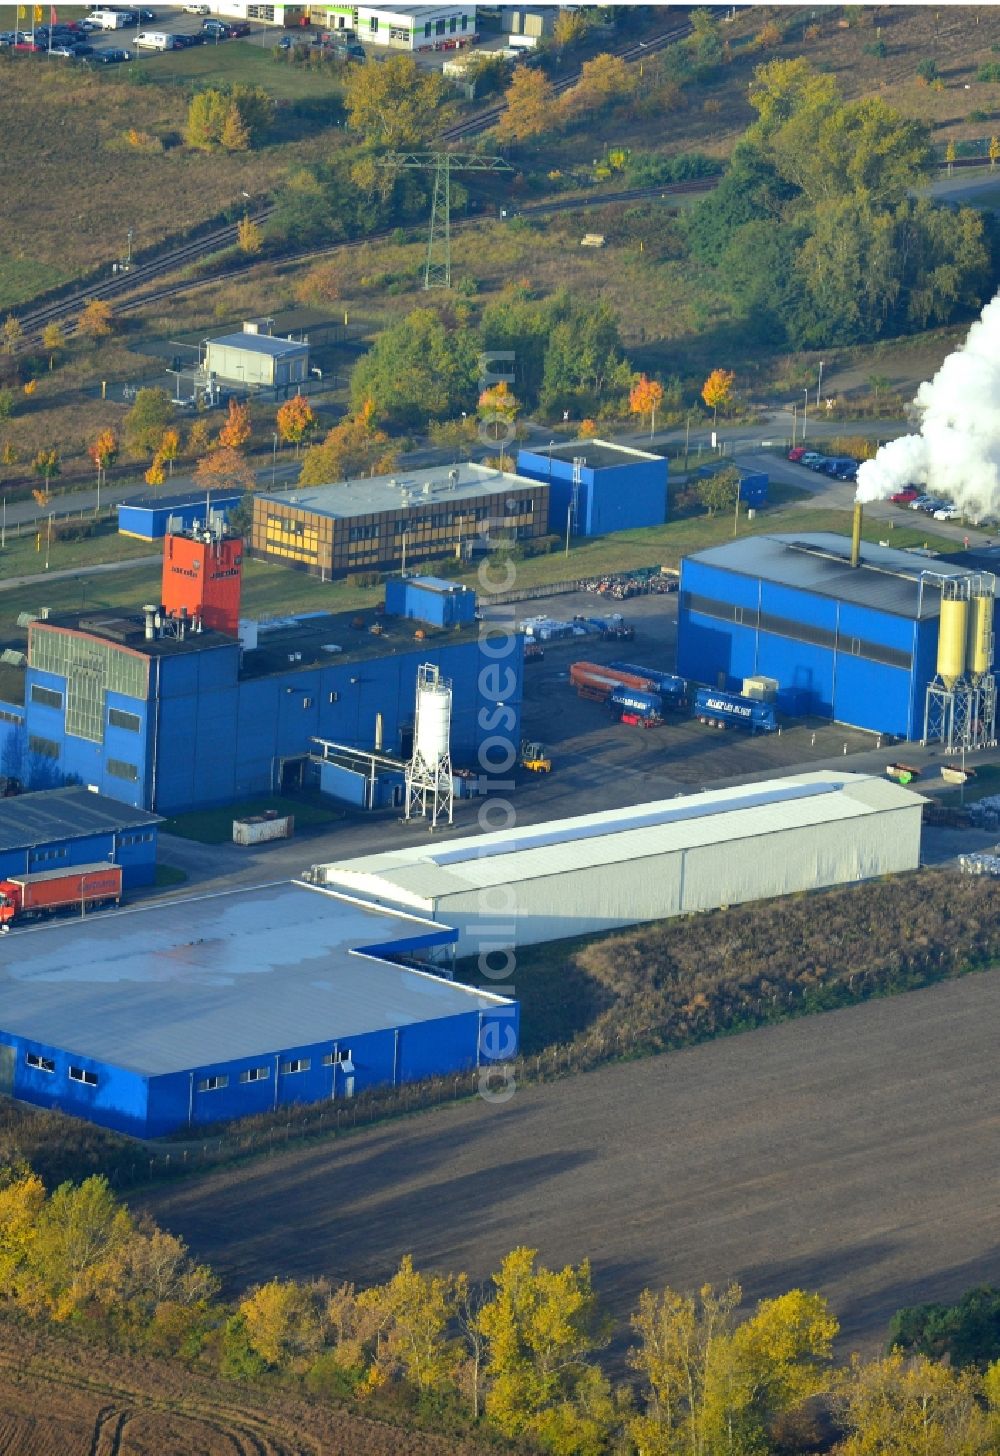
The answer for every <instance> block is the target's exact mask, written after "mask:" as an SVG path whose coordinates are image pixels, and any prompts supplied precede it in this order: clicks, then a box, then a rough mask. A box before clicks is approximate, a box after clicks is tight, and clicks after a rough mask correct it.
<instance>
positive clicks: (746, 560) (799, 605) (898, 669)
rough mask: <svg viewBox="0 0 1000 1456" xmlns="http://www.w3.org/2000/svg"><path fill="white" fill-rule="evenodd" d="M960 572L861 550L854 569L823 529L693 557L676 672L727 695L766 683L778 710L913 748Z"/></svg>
mask: <svg viewBox="0 0 1000 1456" xmlns="http://www.w3.org/2000/svg"><path fill="white" fill-rule="evenodd" d="M859 530H860V527H859ZM969 575H970V574H969V573H968V572H966V571H963V569H962V567H960V566H956V565H954V564H951V563H948V562H944V561H939V560H934V559H928V558H926V557H920V556H915V555H912V554H911V553H908V552H905V551H898V550H895V549H893V548H890V547H886V546H875V545H870V544H869V543H867V542H865V543H863V544H862V545H860V552H859V560H858V564H857V565H856V566H855V565H852V559H851V541H850V539H849V538H847V537H845V536H839V535H833V534H831V533H827V532H815V533H806V534H803V535H801V536H784V535H782V536H748V537H745V538H744V539H742V540H738V541H731V542H729V543H728V544H727V545H725V546H715V547H711V548H710V549H708V550H705V551H698V552H696V553H695V554H694V555H693V556H690V557H688V558H687V559H686V560H685V561H684V562H682V565H681V582H680V608H679V620H678V636H677V670H678V672H679V673H681V674H683V676H684V677H687V678H690V679H692V680H694V681H696V682H701V683H708V684H709V685H710V686H712V687H722V688H726V689H731V690H732V689H735V690H736V691H740V689H741V687H742V684H743V680H744V679H745V678H748V677H753V676H755V675H763V676H765V677H771V678H774V679H776V680H777V682H778V684H779V689H778V695H777V701H778V706H779V708H781V709H783V710H784V711H787V712H790V713H802V714H815V715H817V716H819V717H824V718H832V719H834V720H835V721H836V722H839V723H844V724H849V725H852V726H853V727H856V728H864V729H868V730H869V731H871V732H875V733H892V734H895V735H898V736H899V737H902V738H910V739H921V738H922V737H923V735H924V712H925V699H926V693H927V685H928V683H929V682H931V681H932V679H934V677H935V672H936V667H937V661H938V635H939V623H940V617H941V606H942V598H943V584H944V583H946V582H948V581H953V582H957V581H958V579H962V578H968V577H969ZM990 582H991V583H992V578H990ZM989 589H990V591H992V590H993V588H992V585H990V588H989ZM994 613H995V605H994ZM960 672H961V668H959V674H960Z"/></svg>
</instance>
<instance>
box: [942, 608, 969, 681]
mask: <svg viewBox="0 0 1000 1456" xmlns="http://www.w3.org/2000/svg"><path fill="white" fill-rule="evenodd" d="M968 620H969V603H968V602H967V601H963V600H962V599H961V598H959V597H942V598H941V623H940V626H939V628H938V654H937V670H938V677H939V678H941V680H942V682H943V683H944V685H945V687H946V688H949V689H950V688H953V687H954V686H955V683H956V682H957V681H958V679H959V678H960V677H961V676H962V674H963V673H964V672H965V639H966V626H967V623H968Z"/></svg>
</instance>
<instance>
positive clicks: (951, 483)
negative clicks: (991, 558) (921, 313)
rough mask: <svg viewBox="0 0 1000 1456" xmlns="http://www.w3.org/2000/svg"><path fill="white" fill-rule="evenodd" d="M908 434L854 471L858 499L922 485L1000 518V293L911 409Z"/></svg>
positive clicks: (969, 510)
mask: <svg viewBox="0 0 1000 1456" xmlns="http://www.w3.org/2000/svg"><path fill="white" fill-rule="evenodd" d="M911 409H912V412H913V414H914V416H915V417H916V419H917V420H918V421H919V425H920V430H919V433H918V434H915V435H902V436H900V438H899V439H898V440H890V442H889V444H888V445H883V446H882V448H881V450H879V452H878V454H877V455H876V456H875V459H874V460H866V461H865V463H864V464H863V465H862V466H861V469H860V470H859V471H858V492H857V499H858V500H859V501H875V500H885V499H887V497H889V496H891V495H894V494H895V492H896V491H898V490H902V489H903V488H904V487H905V486H907V485H923V486H926V488H927V490H928V491H929V492H930V493H931V494H933V495H935V496H942V497H944V498H946V499H947V500H952V501H954V502H955V504H956V505H957V506H958V507H959V509H960V510H961V511H962V512H963V514H965V515H967V516H970V517H971V518H972V519H973V520H982V519H983V517H985V516H998V515H1000V294H998V295H997V296H996V297H995V298H994V299H992V300H991V302H990V303H988V304H987V305H986V307H985V308H984V309H983V312H982V314H981V316H980V317H979V318H978V319H977V320H976V322H975V323H974V324H973V325H972V327H971V329H970V330H969V334H968V337H967V339H966V340H965V343H964V344H962V346H961V347H960V348H959V349H956V350H955V352H954V354H949V355H948V357H947V359H946V360H945V361H944V363H943V364H942V365H941V368H940V369H939V370H938V372H937V373H936V374H935V376H934V378H933V379H932V380H931V381H930V382H929V383H928V382H927V381H925V382H924V383H923V384H922V385H921V386H920V388H919V389H918V390H917V395H916V398H915V399H914V401H913V404H912V406H911Z"/></svg>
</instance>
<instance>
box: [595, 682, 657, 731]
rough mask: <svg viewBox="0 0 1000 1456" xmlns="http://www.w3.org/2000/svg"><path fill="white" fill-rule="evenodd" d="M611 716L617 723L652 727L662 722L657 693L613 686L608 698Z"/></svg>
mask: <svg viewBox="0 0 1000 1456" xmlns="http://www.w3.org/2000/svg"><path fill="white" fill-rule="evenodd" d="M608 703H609V706H610V708H611V715H612V717H613V718H614V719H615V720H616V721H617V722H619V723H628V724H631V725H632V726H637V725H640V724H641V725H642V727H643V728H653V727H655V726H656V725H657V724H658V723H662V722H663V715H662V713H661V712H660V708H661V702H660V695H659V693H642V692H639V691H638V690H637V689H636V688H615V690H614V692H613V693H612V694H611V697H610V698H609V700H608Z"/></svg>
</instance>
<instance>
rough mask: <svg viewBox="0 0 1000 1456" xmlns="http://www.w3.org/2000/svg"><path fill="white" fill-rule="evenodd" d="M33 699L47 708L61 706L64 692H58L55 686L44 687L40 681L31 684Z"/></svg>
mask: <svg viewBox="0 0 1000 1456" xmlns="http://www.w3.org/2000/svg"><path fill="white" fill-rule="evenodd" d="M31 701H32V702H33V703H41V704H42V705H43V707H46V708H61V707H62V705H63V695H62V693H57V692H56V691H55V690H54V689H53V688H43V687H42V686H41V685H40V684H39V683H32V684H31Z"/></svg>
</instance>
